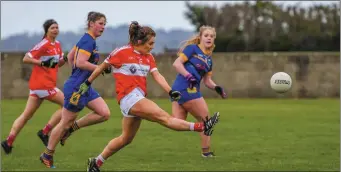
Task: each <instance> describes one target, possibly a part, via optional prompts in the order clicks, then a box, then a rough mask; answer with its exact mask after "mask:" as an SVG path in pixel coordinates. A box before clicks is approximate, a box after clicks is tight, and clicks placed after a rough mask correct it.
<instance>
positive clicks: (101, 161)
mask: <svg viewBox="0 0 341 172" xmlns="http://www.w3.org/2000/svg"><path fill="white" fill-rule="evenodd" d="M104 161H105V159H104V158H103V157H102V155H101V154H99V155H98V157H97V158H96V164H97V167H101V166H102V165H103V163H104Z"/></svg>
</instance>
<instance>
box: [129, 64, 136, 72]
mask: <svg viewBox="0 0 341 172" xmlns="http://www.w3.org/2000/svg"><path fill="white" fill-rule="evenodd" d="M129 70H130V72H131V73H135V72H136V70H137V69H136V67H135V66H134V65H132V66H130V68H129Z"/></svg>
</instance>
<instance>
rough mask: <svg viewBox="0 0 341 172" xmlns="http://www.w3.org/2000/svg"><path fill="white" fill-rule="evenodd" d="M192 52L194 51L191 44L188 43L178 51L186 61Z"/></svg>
mask: <svg viewBox="0 0 341 172" xmlns="http://www.w3.org/2000/svg"><path fill="white" fill-rule="evenodd" d="M193 52H194V48H193V45H188V46H186V47H185V48H184V50H183V51H182V52H181V53H180V57H181V58H182V59H183V60H184V61H185V62H186V61H187V60H188V59H189V58H190V57H191V56H192V54H193Z"/></svg>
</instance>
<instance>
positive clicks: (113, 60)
mask: <svg viewBox="0 0 341 172" xmlns="http://www.w3.org/2000/svg"><path fill="white" fill-rule="evenodd" d="M121 56H122V55H121V52H120V50H119V49H115V50H114V51H113V52H111V53H110V54H109V56H108V57H107V58H106V59H105V60H104V62H103V63H101V64H100V65H99V66H98V67H97V68H96V69H95V70H94V71H93V72H92V74H91V75H90V77H89V78H88V80H87V82H88V84H91V83H92V82H93V81H94V80H95V79H96V78H97V77H98V76H99V75H100V74H101V73H103V71H104V70H105V69H108V68H109V67H111V66H113V67H115V68H120V67H121V66H122V62H121V59H120V57H121Z"/></svg>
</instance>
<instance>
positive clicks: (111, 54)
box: [109, 45, 131, 56]
mask: <svg viewBox="0 0 341 172" xmlns="http://www.w3.org/2000/svg"><path fill="white" fill-rule="evenodd" d="M127 48H131V46H130V45H125V46H123V47H120V48H116V49H115V50H114V51H112V52H111V53H110V55H109V56H114V55H115V54H117V53H118V52H120V51H122V50H124V49H127Z"/></svg>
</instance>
